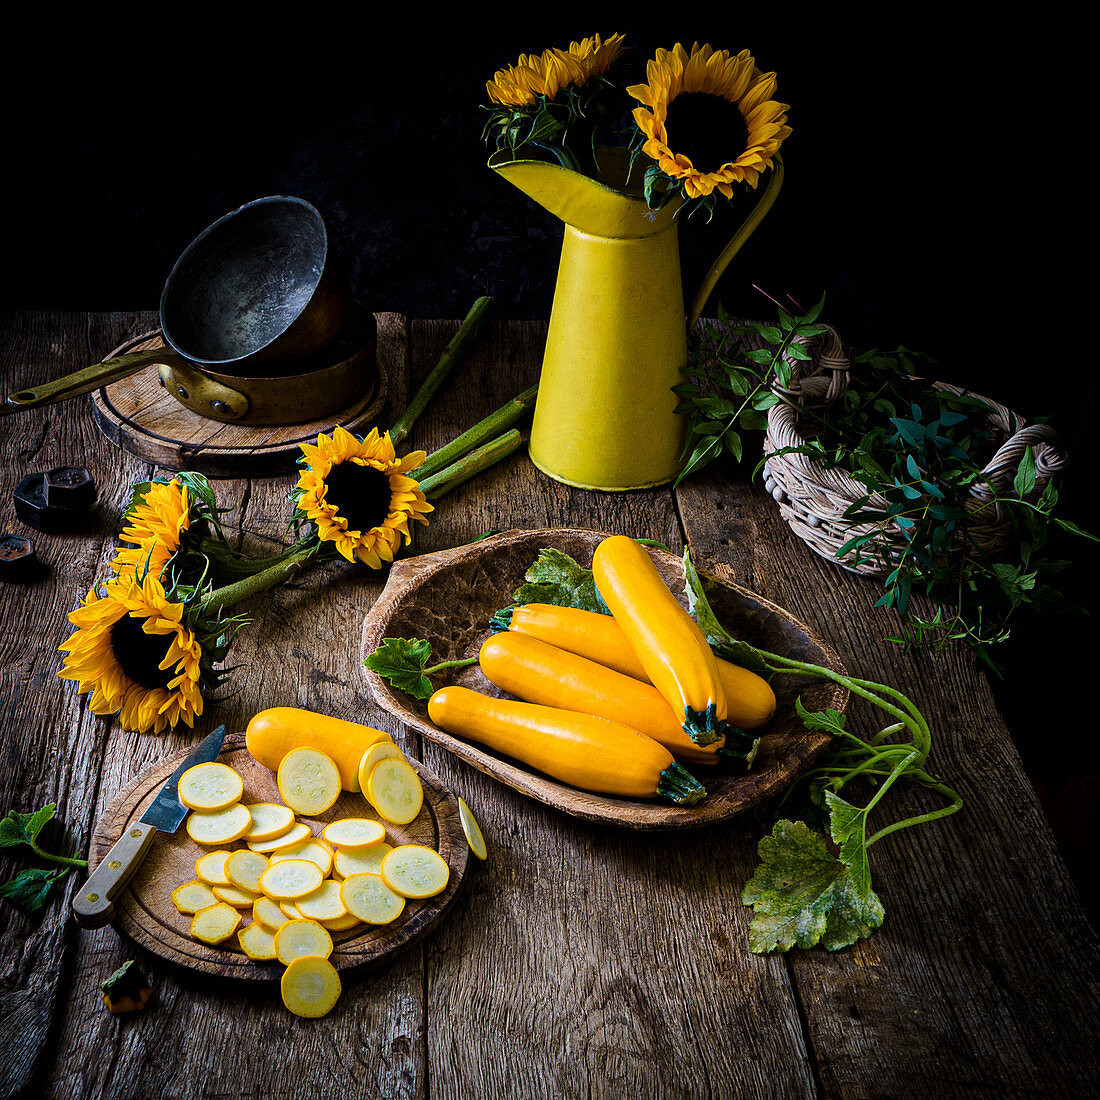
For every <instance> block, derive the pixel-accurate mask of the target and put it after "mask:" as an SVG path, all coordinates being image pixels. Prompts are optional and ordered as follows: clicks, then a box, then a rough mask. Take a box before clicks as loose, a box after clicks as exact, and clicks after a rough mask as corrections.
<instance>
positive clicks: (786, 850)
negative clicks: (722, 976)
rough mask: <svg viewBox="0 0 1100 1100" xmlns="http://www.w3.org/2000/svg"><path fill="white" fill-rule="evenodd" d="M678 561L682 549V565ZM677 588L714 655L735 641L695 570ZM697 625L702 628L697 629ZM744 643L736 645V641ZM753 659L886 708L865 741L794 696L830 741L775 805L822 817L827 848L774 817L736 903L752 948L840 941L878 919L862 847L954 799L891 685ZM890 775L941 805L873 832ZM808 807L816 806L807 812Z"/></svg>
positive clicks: (807, 721) (940, 813)
mask: <svg viewBox="0 0 1100 1100" xmlns="http://www.w3.org/2000/svg"><path fill="white" fill-rule="evenodd" d="M686 566H687V558H686V555H685V567H686ZM686 586H687V591H688V595H689V601H690V604H691V607H692V614H693V615H694V616H695V618H696V621H697V622H698V623H699V624H700V629H702V630H703V631H704V632H705V633H706V634H707V635H708V637H710V638H713V641H712V645H713V646H714V647H715V652H720V649H721V647H722V646H724V645H730V644H732V643H734V642H735V641H736V640H735V639H733V638H731V637H730V636H729V634H727V633H726V631H725V630H724V629H723V628H722V627H721V625H720V624H719V623H718V620H717V618H716V617H715V615H714V612H713V611H712V610H711V607H710V601H709V600H708V599H707V595H706V592H705V590H704V587H703V583H702V580H701V578H700V575H699V574H698V573H697V572H696V570H695V569H694V568H692V569H686ZM704 624H705V625H704ZM745 644H746V643H744V642H740V643H739V645H740V646H741V647H743V646H744V645H745ZM756 653H757V656H758V658H759V660H760V661H761V662H762V663H763V664H764V666H765V667H766V668H767V669H768V670H769V671H770V672H771V673H772V675H773V676H779V675H784V674H786V675H807V674H808V675H811V676H815V677H819V678H822V679H827V680H832V681H833V682H834V683H837V684H840V685H842V686H843V687H845V688H847V689H848V691H849V692H850V693H851V694H852V695H855V696H857V697H858V698H861V699H864V700H866V701H867V702H869V703H871V704H872V705H873V706H875V707H877V708H878V709H879V710H881V711H882V712H884V713H885V715H886V716H887V718H888V719H889V722H888V723H887V725H886V726H884V727H883V728H882V729H881V730H880V731H879V732H878V733H877V734H875V735H874V736H872V737H869V738H866V739H865V738H862V737H859V736H858V735H857V734H855V733H853V732H852V731H851V730H849V729H848V725H847V717H846V715H844V714H842V713H841V712H840V711H837V710H834V709H832V708H827V709H825V710H823V711H808V710H806V708H805V707H804V706H803V705H802V701H801V699H797V700H796V701H795V709H796V711H797V713H798V716H799V717H800V718H801V719H802V723H803V725H805V727H806V728H807V729H810V730H819V731H821V732H824V733H828V734H830V735H831V736H832V737H834V738H835V739H836V746H835V747H834V748H831V749H830V750H829V751H828V752H827V753H826V754H825V755H824V756H823V757H822V758H821V760H820V761H819V762H818V763H817V764H816V765H815V766H814V767H813V768H811V769H810V770H809V771H807V772H806V773H804V774H803V775H802V776H801V777H800V779H799V780H798V781H797V782H796V783H795V784H793V785H792V786H791V787H789V788H788V789H787V792H786V793H785V794H784V796H783V802H784V803H786V802H793V803H795V805H797V803H798V796H799V795H802V796H803V797H804V798H805V800H806V803H807V805H806V806H804V808H803V814H804V815H805V816H809V817H812V818H814V819H815V821H816V820H817V819H818V818H821V819H822V824H823V825H824V827H825V828H827V830H828V839H829V840H831V841H832V842H833V845H834V849H832V850H831V849H830V848H829V847H828V845H827V844H826V839H825V837H824V836H823V835H822V833H821V831H820V830H816V829H811V827H810V826H809V824H807V823H806V822H805V821H797V822H792V821H790V820H787V819H781V820H779V821H778V822H777V823H776V825H775V828H774V830H773V832H772V837H771V842H770V843H765V842H763V841H762V842H761V845H760V856H761V860H762V863H761V867H760V868H758V870H757V871H756V873H755V874H754V875H753V877H752V878H751V879H750V880H749V882H748V883H747V884H746V886H745V889H744V892H743V894H742V900H743V901H744V902H745V904H746V905H751V906H754V907H755V917H754V919H753V922H752V925H751V927H750V945H751V946H752V950H753V951H757V952H765V951H772V950H778V951H785V950H787V949H788V948H789V947H791V946H797V947H808V946H814V945H816V944H818V943H820V944H821V945H822V946H823V947H825V948H827V949H828V950H830V951H834V950H836V949H837V948H840V947H846V946H848V945H849V944H851V943H854V942H855V941H856V940H857V939H860V938H862V937H864V936H867V935H870V933H871V931H872V930H873V929H874V928H876V927H878V925H880V924H881V923H882V920H883V917H884V910H883V907H882V904H881V902H880V901H879V899H878V897H877V896H876V895H875V893H874V891H873V890H872V888H871V865H870V860H869V858H868V851H869V849H870V848H871V846H872V845H873V844H874V843H876V842H877V841H879V840H881V839H882V838H883V837H885V836H888V835H889V834H890V833H894V832H897V831H898V830H900V829H906V828H910V827H912V826H914V825H919V824H923V823H926V822H929V821H935V820H937V819H938V818H941V817H946V816H947V815H948V814H952V813H955V812H956V811H957V810H958V809H959V808H960V807H961V806H962V799H961V798H960V797H959V796H958V794H956V793H955V791H953V790H951V788H950V787H947V786H945V785H944V784H942V783H940V782H939V781H938V780H936V779H934V778H933V777H932V776H931V775H929V774H928V772H926V771H925V770H924V763H925V761H926V760H927V759H928V754H929V752H930V751H931V749H932V734H931V730H930V729H929V728H928V723H927V722H926V721H925V719H924V717H923V715H922V714H921V713H920V711H919V710H918V708H917V707H916V705H915V704H914V703H913V702H912V701H911V700H910V699H908V698H907V697H906V696H905V695H903V694H902V693H901V692H900V691H898V690H897V689H896V688H892V687H889V686H888V685H886V684H876V683H874V682H873V681H870V680H861V679H858V678H856V677H854V676H846V675H842V674H840V673H837V672H834V671H833V670H832V669H829V668H824V667H822V666H819V665H812V664H807V663H806V662H803V661H796V660H794V659H793V658H790V657H785V656H782V655H781V654H777V653H768V652H766V651H765V650H760V649H758V650H756ZM899 779H905V780H909V781H913V782H916V783H918V784H920V785H921V786H922V787H924V788H926V789H927V790H929V791H931V792H933V793H935V794H936V795H938V796H939V797H940V798H942V799H943V800H944V801H945V802H946V805H944V806H941V807H940V808H938V809H935V810H931V811H929V812H928V813H923V814H918V815H915V816H913V817H909V818H905V819H904V820H901V821H895V822H892V823H891V824H889V825H886V826H884V827H883V828H881V829H880V830H879V831H878V832H877V833H875V834H873V835H872V836H868V835H867V823H868V819H869V817H870V814H871V812H872V810H874V809H875V807H876V806H877V805H878V804H879V803H880V802H881V801H882V799H883V797H884V796H885V794H886V793H887V791H889V789H890V788H891V787H892V786H893V785H894V783H896V782H897V781H898V780H899ZM849 784H854V785H855V787H856V788H857V789H858V788H862V789H867V788H870V790H871V792H872V793H871V794H870V796H869V798H868V800H867V802H866V803H865V804H864V805H862V806H857V805H856V804H855V803H854V802H851V801H848V800H847V799H844V798H841V797H840V793H839V792H840V791H841V790H842V789H844V788H845V787H847V786H848V785H849ZM815 810H816V811H817V812H815Z"/></svg>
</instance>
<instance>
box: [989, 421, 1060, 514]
mask: <svg viewBox="0 0 1100 1100" xmlns="http://www.w3.org/2000/svg"><path fill="white" fill-rule="evenodd" d="M1029 448H1030V449H1032V451H1033V453H1034V456H1035V490H1034V493H1033V494H1032V495H1038V493H1041V492H1042V490H1043V488H1044V487H1045V485H1046V483H1047V482H1048V481H1049V480H1050V479H1051V478H1052V477H1054V476H1055V475H1056V474H1059V473H1061V472H1062V471H1063V470H1064V469H1065V468H1066V466H1067V464H1068V462H1069V456H1068V454H1067V453H1066V449H1065V446H1064V444H1063V443H1062V437H1061V436H1060V435H1059V434H1058V433H1057V432H1056V431H1055V430H1054V429H1053V428H1052V427H1050V425H1049V424H1028V425H1026V426H1025V427H1023V428H1021V429H1020V430H1019V431H1018V432H1016V433H1015V434H1014V435H1012V436H1011V437H1009V438H1008V439H1007V440H1005V442H1004V443H1002V444H1001V446H1000V447H999V448H998V449H997V452H996V454H994V455H993V457H992V458H991V459H990V460H989V462H988V463H986V465H985V466H984V467H983V469H982V473H983V474H984V475H985V477H986V480H987V481H988V482H990V483H991V484H992V485H993V486H994V487H996V488H997V489H998V490H1000V489H1004V488H1005V487H1007V486H1009V485H1011V484H1012V481H1013V479H1014V478H1015V477H1016V471H1017V470H1018V469H1019V466H1020V460H1021V459H1022V458H1023V456H1024V452H1025V451H1026V450H1028V449H1029ZM974 492H975V495H977V496H984V497H988V496H992V495H993V494H992V491H991V490H990V488H989V486H986V485H983V484H981V483H978V484H975V486H974Z"/></svg>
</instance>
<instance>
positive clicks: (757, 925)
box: [742, 821, 885, 955]
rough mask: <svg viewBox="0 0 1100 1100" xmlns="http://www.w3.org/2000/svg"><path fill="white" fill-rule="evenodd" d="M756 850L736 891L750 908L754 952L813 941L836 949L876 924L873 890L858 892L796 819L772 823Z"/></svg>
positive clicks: (879, 914) (880, 914) (878, 910)
mask: <svg viewBox="0 0 1100 1100" xmlns="http://www.w3.org/2000/svg"><path fill="white" fill-rule="evenodd" d="M757 854H758V855H759V857H760V865H759V866H758V867H757V869H756V872H755V873H754V874H753V876H752V878H751V879H749V881H748V882H747V883H746V884H745V888H744V891H743V892H742V901H744V903H745V904H746V905H749V906H752V907H753V909H754V911H755V917H754V919H753V921H752V924H751V926H750V928H749V947H750V949H751V950H752V951H753V952H754V953H756V954H758V955H764V954H768V953H770V952H772V951H780V952H783V951H788V950H790V949H791V948H792V947H800V948H803V949H807V948H811V947H817V946H819V945H820V946H821V947H824V948H825V949H826V950H827V951H836V950H838V949H839V948H841V947H848V946H849V945H850V944H853V943H855V942H856V941H857V940H860V939H865V938H866V937H867V936H869V935H870V934H871V933H872V932H873V931H874V929H876V928H878V926H879V925H880V924H882V921H883V918H884V916H885V910H884V909H883V907H882V902H880V901H879V899H878V897H877V895H876V894H875V893H874V891H872V890H870V889H867V890H862V891H861V890H860V888H859V887H858V885H857V884H856V882H855V880H854V878H853V876H852V874H851V872H850V870H849V869H848V868H847V867H846V866H845V865H844V863H843V862H842V861H841V860H838V859H837V858H836V856H834V855H833V854H832V853H831V852H830V851H829V849H828V846H827V844H826V842H825V838H824V837H823V836H822V835H821V834H820V833H816V832H814V831H813V830H811V829H809V828H807V826H806V825H805V824H803V823H802V822H801V821H793V822H792V821H780V822H777V823H776V825H775V828H774V829H773V830H772V832H771V834H770V835H769V836H766V837H764V838H763V839H762V840H761V841H760V843H759V845H758V846H757Z"/></svg>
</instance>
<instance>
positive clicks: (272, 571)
mask: <svg viewBox="0 0 1100 1100" xmlns="http://www.w3.org/2000/svg"><path fill="white" fill-rule="evenodd" d="M320 549H321V543H320V542H314V541H312V540H310V541H309V542H308V543H307V544H305V545H304V546H299V547H298V548H296V549H295V551H294V552H293V553H292V554H288V555H286V556H284V557H283V558H282V559H281V560H277V562H276V564H274V565H270V566H268V567H267V568H266V569H263V570H261V571H260V572H259V573H253V574H252V575H251V576H249V577H243V578H242V579H241V580H239V581H234V582H233V583H232V584H227V585H225V587H224V588H217V589H215V590H214V591H213V592H211V593H210V595H208V596H207V597H206V598H205V599H204V600H203V601H202V609H203V611H204V612H218V611H224V610H225V609H226V608H229V607H234V606H235V605H236V604H238V603H241V602H242V601H243V600H247V599H249V598H250V597H252V596H256V595H259V593H261V592H266V591H267V590H268V589H269V588H274V587H275V586H276V585H277V584H282V583H283V582H284V581H288V580H290V579H291V578H292V577H293V576H294V575H295V574H296V573H298V572H300V571H301V570H302V569H304V568H305V567H306V566H307V565H308V564H309V563H310V562H311V561H312V560H313V559H314V558H315V557H316V556H317V554H318V552H319V551H320Z"/></svg>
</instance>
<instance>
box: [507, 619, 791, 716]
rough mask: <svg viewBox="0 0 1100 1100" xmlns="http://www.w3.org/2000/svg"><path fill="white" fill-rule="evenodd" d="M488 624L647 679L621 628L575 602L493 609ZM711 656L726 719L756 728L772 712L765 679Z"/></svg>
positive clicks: (610, 620)
mask: <svg viewBox="0 0 1100 1100" xmlns="http://www.w3.org/2000/svg"><path fill="white" fill-rule="evenodd" d="M493 625H494V626H495V627H496V628H497V629H498V630H511V631H514V632H516V633H518V634H526V635H528V636H529V637H532V638H538V639H539V640H540V641H543V642H549V643H550V645H554V646H557V647H558V648H559V649H565V650H568V651H569V652H570V653H576V654H577V655H578V656H581V657H587V658H588V660H590V661H595V662H596V663H597V664H601V665H606V666H607V667H608V668H612V669H615V671H616V672H621V673H623V675H625V676H631V677H633V678H634V679H635V680H644V681H645V682H646V683H649V678H648V677H647V676H646V671H645V669H644V668H642V663H641V661H639V660H638V657H637V655H636V654H635V652H634V650H633V649H632V648H631V646H630V642H629V641H627V637H626V635H625V634H624V633H623V628H622V627H621V626H619V624H618V623H617V622H616V621H615V619H614V618H613V617H612V616H611V615H601V614H600V613H599V612H598V611H584V610H582V609H581V608H579V607H559V606H558V605H556V604H549V603H528V604H522V605H520V606H519V607H507V608H504V609H502V610H501V611H498V612H497V613H496V614H495V615H494V616H493ZM715 659H716V661H717V662H718V676H719V679H720V680H721V682H722V690H723V692H725V696H726V721H727V722H728V723H729V724H730V725H731V726H736V727H737V728H738V729H743V730H755V729H760V727H761V726H764V725H767V723H768V722H770V721H771V720H772V717H773V716H774V714H775V692H774V691H772V688H771V685H770V684H769V683H768V681H767V680H765V679H764V678H763V677H762V676H758V675H757V674H756V673H755V672H751V671H750V670H749V669H747V668H742V667H741V666H740V665H735V664H733V663H732V662H731V661H725V660H723V659H722V658H721V657H716V658H715Z"/></svg>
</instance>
